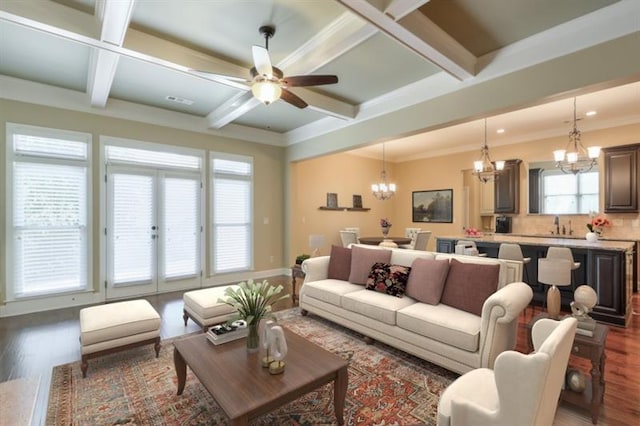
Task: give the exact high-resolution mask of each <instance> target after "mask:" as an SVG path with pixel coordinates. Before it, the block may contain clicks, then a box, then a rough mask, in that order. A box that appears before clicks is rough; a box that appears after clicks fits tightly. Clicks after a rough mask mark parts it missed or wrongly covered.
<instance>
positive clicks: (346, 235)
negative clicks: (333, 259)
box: [340, 231, 358, 247]
mask: <svg viewBox="0 0 640 426" xmlns="http://www.w3.org/2000/svg"><path fill="white" fill-rule="evenodd" d="M340 239H341V240H342V247H349V246H350V245H351V244H357V243H358V236H357V235H356V233H355V232H353V231H340Z"/></svg>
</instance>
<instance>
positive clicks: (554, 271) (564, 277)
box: [538, 258, 572, 319]
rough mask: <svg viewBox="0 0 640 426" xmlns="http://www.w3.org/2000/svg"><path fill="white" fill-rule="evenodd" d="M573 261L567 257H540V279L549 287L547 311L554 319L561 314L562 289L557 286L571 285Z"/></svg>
mask: <svg viewBox="0 0 640 426" xmlns="http://www.w3.org/2000/svg"><path fill="white" fill-rule="evenodd" d="M571 263H572V262H570V261H568V260H566V259H549V258H546V259H545V258H541V259H538V281H539V282H541V283H542V284H546V285H548V286H551V287H549V290H547V312H548V313H549V317H551V318H552V319H558V317H559V316H560V290H558V287H557V286H569V285H571Z"/></svg>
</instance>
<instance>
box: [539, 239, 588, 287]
mask: <svg viewBox="0 0 640 426" xmlns="http://www.w3.org/2000/svg"><path fill="white" fill-rule="evenodd" d="M547 259H565V260H568V261H569V262H570V263H571V290H575V289H576V280H575V273H574V272H575V270H576V269H578V268H579V267H580V262H576V261H575V260H573V253H571V249H570V248H569V247H549V249H548V250H547Z"/></svg>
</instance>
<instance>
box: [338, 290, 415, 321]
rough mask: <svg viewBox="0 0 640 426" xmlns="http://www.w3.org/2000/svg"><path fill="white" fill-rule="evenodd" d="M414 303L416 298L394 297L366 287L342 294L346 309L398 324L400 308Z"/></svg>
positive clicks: (377, 319) (343, 304) (343, 305)
mask: <svg viewBox="0 0 640 426" xmlns="http://www.w3.org/2000/svg"><path fill="white" fill-rule="evenodd" d="M360 288H362V287H360ZM414 303H416V302H415V300H413V299H411V298H410V297H392V296H389V295H388V294H384V293H378V292H377V291H369V290H365V289H362V290H360V291H354V292H351V293H348V294H345V295H344V296H342V307H343V308H344V309H346V310H348V311H351V312H355V313H357V314H360V315H364V316H366V317H368V318H371V319H373V320H376V321H380V322H383V323H386V324H389V325H396V312H397V311H398V310H400V309H402V308H405V307H407V306H409V305H411V304H414Z"/></svg>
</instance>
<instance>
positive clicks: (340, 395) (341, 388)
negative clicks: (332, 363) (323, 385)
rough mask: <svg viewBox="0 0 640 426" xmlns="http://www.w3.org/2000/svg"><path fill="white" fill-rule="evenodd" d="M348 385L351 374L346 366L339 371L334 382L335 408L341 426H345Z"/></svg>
mask: <svg viewBox="0 0 640 426" xmlns="http://www.w3.org/2000/svg"><path fill="white" fill-rule="evenodd" d="M348 385H349V372H348V368H347V367H346V366H345V367H343V368H341V369H340V370H338V374H337V376H336V378H335V380H334V382H333V408H334V410H335V412H336V419H337V420H338V424H339V425H343V424H344V400H345V398H346V397H347V387H348Z"/></svg>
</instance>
